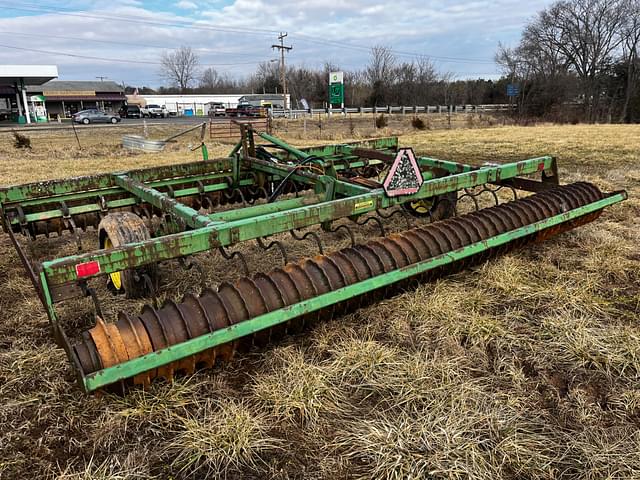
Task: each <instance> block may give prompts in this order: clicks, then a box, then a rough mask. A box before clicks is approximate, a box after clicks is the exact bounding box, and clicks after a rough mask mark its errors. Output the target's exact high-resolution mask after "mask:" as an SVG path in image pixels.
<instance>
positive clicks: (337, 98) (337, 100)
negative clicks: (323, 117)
mask: <svg viewBox="0 0 640 480" xmlns="http://www.w3.org/2000/svg"><path fill="white" fill-rule="evenodd" d="M329 103H330V104H332V105H336V104H337V105H340V104H342V103H344V84H342V83H332V84H331V85H329Z"/></svg>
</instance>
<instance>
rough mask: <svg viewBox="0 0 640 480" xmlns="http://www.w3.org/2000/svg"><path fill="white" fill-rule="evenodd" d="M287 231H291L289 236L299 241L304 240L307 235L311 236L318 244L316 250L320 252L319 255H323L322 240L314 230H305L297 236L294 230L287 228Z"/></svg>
mask: <svg viewBox="0 0 640 480" xmlns="http://www.w3.org/2000/svg"><path fill="white" fill-rule="evenodd" d="M289 233H291V236H292V237H293V238H295V239H296V240H299V241H302V240H306V239H307V238H309V237H311V238H313V239H314V240H315V241H316V244H317V245H318V251H319V252H320V255H324V251H323V249H322V241H321V240H320V237H319V236H318V234H317V233H316V232H307V233H305V234H304V235H301V236H298V235H297V234H296V232H295V230H289Z"/></svg>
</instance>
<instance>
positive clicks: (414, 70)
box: [128, 0, 640, 122]
mask: <svg viewBox="0 0 640 480" xmlns="http://www.w3.org/2000/svg"><path fill="white" fill-rule="evenodd" d="M639 50H640V0H560V1H558V2H556V3H554V4H552V5H551V6H549V7H548V8H546V9H544V10H542V11H541V12H539V13H538V15H537V16H536V17H535V18H534V19H532V20H531V21H530V22H529V24H528V25H526V27H525V29H524V31H523V32H522V36H521V39H520V41H519V43H518V44H517V45H516V46H515V47H508V46H505V45H499V46H498V51H497V53H496V56H495V61H496V63H497V64H498V65H499V66H500V67H501V69H502V71H503V76H502V78H500V79H499V80H485V79H477V80H456V79H455V78H454V76H453V75H452V74H450V73H446V72H439V71H437V70H436V68H435V67H434V65H433V63H431V61H429V60H427V59H426V58H424V57H421V58H418V59H415V60H409V61H407V60H400V59H399V58H398V56H396V55H395V54H394V53H393V51H392V50H391V49H389V48H387V47H384V46H376V47H374V48H372V50H371V53H370V57H369V61H368V64H367V65H366V66H365V67H364V68H362V69H359V70H344V69H341V68H340V65H339V64H333V63H329V62H327V63H325V65H324V66H323V68H322V69H312V68H307V67H303V66H292V67H288V68H287V72H286V75H287V85H288V92H289V93H290V94H291V98H292V107H294V108H301V107H302V104H303V102H302V100H303V99H305V100H306V101H307V103H308V104H309V105H310V106H312V107H323V106H326V103H327V100H328V95H329V92H328V77H329V72H331V71H337V70H344V72H345V76H344V81H345V103H346V104H347V105H348V106H386V105H406V106H411V105H420V106H423V105H454V104H455V105H460V104H490V103H508V102H510V100H511V101H513V103H514V107H515V108H514V112H515V114H517V115H519V116H522V117H525V118H529V117H536V118H543V119H549V120H563V121H574V120H575V121H591V122H595V121H608V122H611V121H616V122H638V121H640V59H639ZM161 64H162V67H161V75H162V76H163V78H164V79H165V80H166V81H167V83H168V84H169V85H170V86H169V87H161V88H159V89H158V90H153V89H150V88H148V87H143V88H141V89H140V90H139V91H140V93H161V94H171V93H194V94H198V93H201V94H204V93H219V94H231V93H276V92H281V85H280V72H279V65H278V64H276V63H271V62H264V63H261V64H259V65H258V67H257V69H256V71H255V72H254V73H253V74H251V75H249V76H247V77H245V78H241V79H236V78H232V77H229V76H228V75H224V74H221V73H219V72H218V71H217V70H215V69H214V68H212V67H208V68H205V69H202V68H201V65H200V62H199V58H198V56H197V54H196V53H195V52H194V51H193V50H192V49H191V48H190V47H181V48H180V49H178V50H175V51H172V52H165V53H164V54H163V55H162V56H161ZM509 83H514V84H517V85H518V86H519V87H520V92H519V95H518V96H517V97H515V98H513V99H509V98H508V97H507V96H506V93H507V92H506V90H507V84H509ZM132 90H133V89H132V88H131V87H129V88H128V91H129V92H130V91H132Z"/></svg>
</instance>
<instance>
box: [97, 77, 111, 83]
mask: <svg viewBox="0 0 640 480" xmlns="http://www.w3.org/2000/svg"><path fill="white" fill-rule="evenodd" d="M96 78H99V79H100V81H101V82H104V81H105V80H106V79H108V78H109V77H100V76H98V77H96Z"/></svg>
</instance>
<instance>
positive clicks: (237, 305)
mask: <svg viewBox="0 0 640 480" xmlns="http://www.w3.org/2000/svg"><path fill="white" fill-rule="evenodd" d="M602 198H603V194H602V193H601V192H600V190H598V188H597V187H595V186H593V185H591V184H588V183H575V184H572V185H568V186H564V187H560V188H556V189H553V190H547V191H544V192H541V193H538V194H535V195H532V196H530V197H527V198H524V199H520V200H515V201H512V202H509V203H506V204H502V205H499V206H496V207H492V208H488V209H484V210H480V211H478V212H473V213H470V214H467V215H464V216H460V217H454V218H450V219H447V220H443V221H440V222H435V223H432V224H429V225H427V226H424V227H419V228H414V229H412V230H408V231H405V232H403V233H401V234H396V235H391V236H389V237H387V238H384V239H381V240H379V241H373V242H369V243H368V244H365V245H356V246H354V247H352V248H346V249H343V250H340V251H337V252H334V253H331V254H329V255H326V256H316V257H314V258H310V259H306V260H303V261H300V262H298V263H290V264H287V265H286V266H285V267H283V268H277V269H275V270H273V271H271V272H270V273H268V274H257V275H255V276H253V277H252V278H248V277H245V278H241V279H240V280H238V281H237V282H235V283H234V284H231V283H223V284H221V285H220V286H219V287H218V288H217V289H216V290H214V289H210V288H209V289H206V290H204V291H203V292H202V293H201V295H200V296H199V297H196V296H194V295H187V296H185V298H184V299H183V301H182V302H180V303H175V302H173V301H169V302H167V303H166V304H165V305H164V306H163V307H162V308H159V309H155V308H152V307H151V306H148V305H147V306H145V307H144V308H143V309H142V312H141V313H140V315H139V316H137V317H136V318H130V317H128V316H126V315H124V314H121V315H120V317H119V319H118V320H117V322H115V323H114V324H112V325H109V326H105V325H104V324H102V323H101V322H100V323H99V324H97V325H96V327H94V328H93V329H91V330H90V331H89V333H88V334H85V335H83V340H82V341H81V342H80V343H78V344H77V345H75V346H74V347H73V350H74V352H75V354H76V356H77V358H78V360H79V363H80V365H81V368H82V370H83V373H84V374H85V375H86V374H89V373H92V372H95V371H97V370H100V369H101V368H104V367H106V366H109V365H113V364H114V362H118V361H119V362H122V361H125V360H127V359H131V358H136V357H137V356H139V355H140V354H142V352H147V351H149V347H150V346H151V347H152V349H153V350H154V351H155V350H160V349H163V348H166V347H169V346H171V345H175V344H178V343H181V342H184V341H185V340H188V339H192V338H195V337H198V336H201V335H204V334H207V333H210V332H213V331H216V330H219V329H221V328H225V327H228V326H231V325H234V324H237V323H240V322H243V321H245V320H248V319H250V318H254V317H256V316H259V315H261V314H263V313H265V312H271V311H274V310H277V309H281V308H284V307H287V306H289V305H293V304H295V303H299V302H300V301H302V300H305V299H309V298H312V297H314V296H318V295H321V294H323V293H326V292H330V291H335V290H337V289H339V288H342V287H344V286H347V285H352V284H354V283H357V282H359V281H362V280H365V279H368V278H371V277H374V276H378V275H383V274H385V273H388V272H390V271H392V270H396V269H400V268H403V267H406V266H408V265H411V264H413V263H417V262H420V261H424V260H427V259H429V258H432V257H435V256H438V255H441V254H445V253H447V252H450V251H453V250H455V249H459V248H462V247H464V246H468V245H471V244H474V243H478V242H481V241H484V240H486V239H488V238H490V237H493V236H496V235H499V234H502V233H505V232H509V231H511V230H515V229H518V228H520V227H523V226H525V225H529V224H532V223H535V222H538V221H541V220H544V219H545V218H549V217H552V216H555V215H560V214H562V213H564V212H567V211H569V210H572V209H575V208H579V207H581V206H584V205H587V204H589V203H592V202H595V201H597V200H600V199H602ZM599 214H600V211H596V212H594V213H591V214H587V215H585V216H583V217H581V218H578V219H576V220H572V221H568V222H566V223H563V224H560V225H558V226H555V227H551V228H548V229H546V230H542V231H540V232H538V233H535V234H532V235H529V236H528V237H524V238H520V239H518V240H514V241H512V242H510V243H508V244H505V245H503V246H501V247H497V248H493V249H490V250H486V251H483V252H481V253H479V254H476V255H474V256H472V257H469V258H467V259H464V260H462V261H458V262H456V263H452V264H448V265H445V266H443V267H439V268H436V269H434V270H431V271H428V272H427V273H425V274H422V275H421V276H420V278H419V279H420V280H421V281H428V280H431V279H432V278H434V277H436V276H440V275H443V274H447V273H451V272H454V271H458V270H460V269H463V268H465V267H466V266H468V265H469V264H471V263H476V262H478V261H483V260H485V259H487V258H489V257H491V256H495V255H498V254H501V253H503V252H506V251H508V250H510V249H513V248H515V247H518V246H522V245H524V244H527V243H531V242H538V241H542V240H544V239H546V238H548V237H550V236H552V235H556V234H558V233H561V232H564V231H566V230H569V229H572V228H574V227H576V226H578V225H582V224H584V223H587V222H590V221H592V220H594V219H595V218H597V217H598V215H599ZM406 283H407V282H402V283H401V284H395V285H394V286H393V287H387V288H384V289H383V291H380V290H378V291H377V292H376V293H375V294H374V295H372V294H365V295H360V296H358V297H353V298H350V299H348V300H346V301H345V302H342V303H341V304H336V305H332V306H331V307H329V308H326V309H324V310H320V311H317V312H314V313H309V314H306V315H303V316H302V317H298V318H297V319H295V320H292V321H290V322H288V323H287V324H285V325H279V326H277V327H274V328H273V329H271V330H270V331H269V330H267V331H263V332H260V333H257V334H254V335H252V336H251V337H245V338H244V339H243V341H242V343H243V344H244V345H245V346H250V345H252V344H258V345H263V344H265V343H267V342H269V341H272V340H274V339H275V338H277V337H279V336H282V335H284V334H286V333H293V332H298V331H299V330H300V329H302V328H303V327H305V326H307V325H310V324H314V323H316V322H317V321H319V320H321V319H322V320H326V319H329V318H331V317H333V316H334V315H339V314H342V313H344V312H346V311H350V310H354V309H356V308H358V307H360V306H362V305H365V304H367V303H368V302H370V301H372V300H379V298H380V297H381V296H383V295H391V294H393V293H394V292H395V291H397V290H398V289H399V288H402V287H404V286H406ZM141 327H144V328H141ZM145 333H146V334H147V336H145ZM132 337H135V338H132ZM238 343H239V342H232V343H229V344H223V345H219V346H217V347H215V348H212V349H210V350H208V351H205V352H202V353H199V354H197V355H195V356H194V357H192V358H189V359H187V360H180V361H178V362H174V363H171V364H168V365H165V366H164V367H162V368H159V369H157V370H154V371H149V372H146V374H144V375H138V376H137V377H136V378H134V379H131V383H134V384H141V385H146V384H148V382H149V381H150V380H152V379H153V378H154V377H164V378H167V379H171V378H172V377H173V375H174V374H175V373H176V372H177V371H182V372H186V373H191V372H193V371H194V369H195V368H197V367H200V366H203V367H206V366H212V365H213V364H214V363H215V362H216V361H217V360H228V359H230V358H231V357H232V355H233V354H234V352H235V351H236V349H237V348H238V346H239V345H238Z"/></svg>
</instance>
